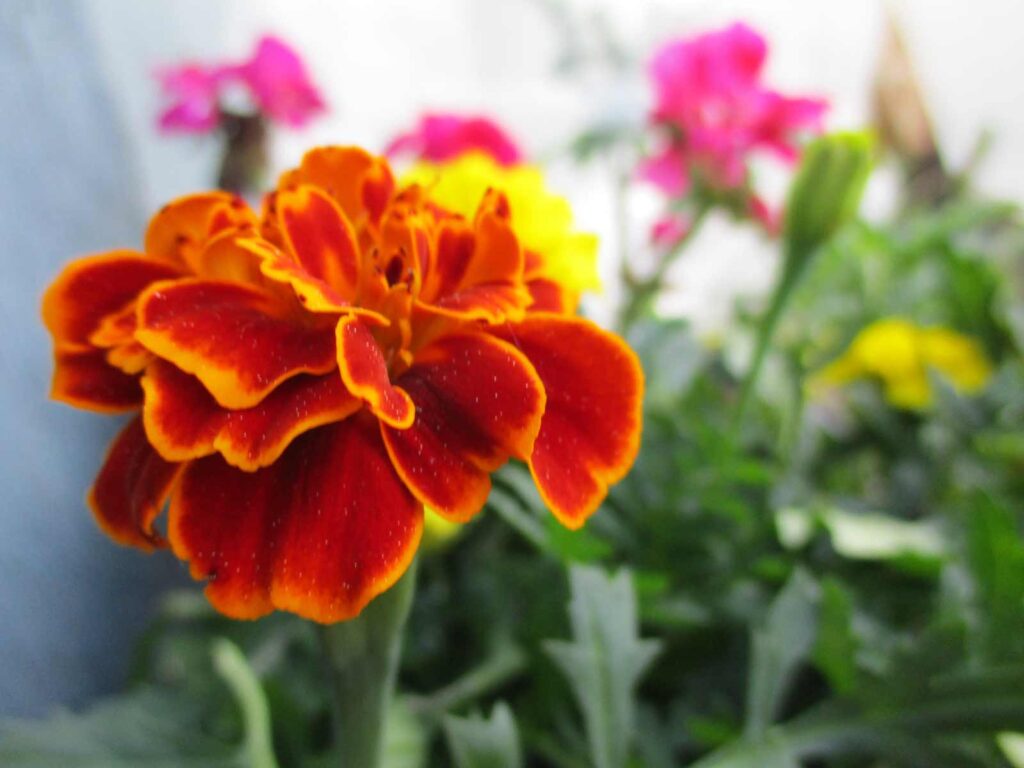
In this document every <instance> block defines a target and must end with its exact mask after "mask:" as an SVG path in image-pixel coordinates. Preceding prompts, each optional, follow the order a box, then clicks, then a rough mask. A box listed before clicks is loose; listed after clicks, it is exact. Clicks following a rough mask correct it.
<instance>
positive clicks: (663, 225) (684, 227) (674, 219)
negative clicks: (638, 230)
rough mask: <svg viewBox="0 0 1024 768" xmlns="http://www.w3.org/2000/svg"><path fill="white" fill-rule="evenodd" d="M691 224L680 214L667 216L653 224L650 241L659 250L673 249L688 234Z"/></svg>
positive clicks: (687, 218)
mask: <svg viewBox="0 0 1024 768" xmlns="http://www.w3.org/2000/svg"><path fill="white" fill-rule="evenodd" d="M691 226H692V223H691V221H690V219H689V217H687V216H684V215H682V214H676V213H673V214H669V215H667V216H663V217H662V218H660V219H658V220H657V221H656V222H654V226H653V227H651V241H652V242H653V243H654V244H655V245H656V246H658V247H659V248H664V249H666V250H669V249H672V248H675V247H676V246H677V245H679V243H680V242H682V240H683V238H685V237H686V236H687V235H688V234H689V233H690V227H691Z"/></svg>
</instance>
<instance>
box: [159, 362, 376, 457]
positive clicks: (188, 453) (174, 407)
mask: <svg viewBox="0 0 1024 768" xmlns="http://www.w3.org/2000/svg"><path fill="white" fill-rule="evenodd" d="M142 388H143V390H144V391H145V393H146V402H145V407H144V409H143V419H144V424H145V427H146V434H147V435H148V436H149V440H150V442H152V443H153V445H154V446H155V447H156V449H157V450H158V451H159V452H160V455H161V456H163V457H164V458H166V459H168V460H171V461H188V460H190V459H196V458H200V457H202V456H209V455H210V454H212V453H216V452H219V453H220V454H221V455H222V456H223V457H224V458H225V459H226V460H227V461H228V463H229V464H232V465H234V466H236V467H238V468H240V469H244V470H247V471H252V470H255V469H259V468H260V467H265V466H267V465H269V464H273V463H274V461H276V460H277V458H278V457H279V456H280V455H281V454H282V453H283V452H284V450H285V448H287V447H288V445H290V444H291V442H292V441H293V440H294V439H295V438H297V437H298V436H299V435H301V434H302V433H304V432H306V431H308V430H310V429H313V428H314V427H319V426H322V425H324V424H329V423H331V422H334V421H340V420H341V419H344V418H346V417H348V416H350V415H351V414H353V413H355V411H357V410H359V408H361V407H362V403H360V402H359V401H358V400H356V399H355V398H354V397H352V395H350V394H349V393H348V390H346V389H345V385H344V384H342V382H341V378H340V377H339V376H338V374H337V372H336V371H334V372H331V373H328V374H326V375H325V376H309V375H305V374H303V375H299V376H295V377H293V378H291V379H288V380H287V381H285V382H283V383H282V384H280V385H279V386H278V387H277V388H276V389H275V390H274V391H273V392H271V393H270V394H269V395H267V396H266V397H265V398H264V399H263V400H262V401H261V402H260V403H259V404H258V405H254V406H253V407H251V408H244V409H241V410H230V409H227V408H222V407H221V406H220V405H218V404H217V401H216V400H214V399H213V397H212V396H211V395H210V393H209V392H207V391H206V388H205V387H204V386H203V385H202V383H201V382H200V381H199V380H198V379H197V378H195V377H194V376H191V375H189V374H187V373H185V372H183V371H180V370H178V369H177V368H175V367H174V366H173V365H171V364H170V363H167V362H164V361H162V360H156V361H154V362H153V363H152V364H151V365H150V366H149V368H148V369H147V370H146V375H145V376H143V377H142Z"/></svg>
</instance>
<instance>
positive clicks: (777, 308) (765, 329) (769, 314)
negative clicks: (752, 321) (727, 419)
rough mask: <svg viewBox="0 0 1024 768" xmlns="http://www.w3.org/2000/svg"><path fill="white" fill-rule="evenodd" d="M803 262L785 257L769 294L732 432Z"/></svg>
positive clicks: (741, 417)
mask: <svg viewBox="0 0 1024 768" xmlns="http://www.w3.org/2000/svg"><path fill="white" fill-rule="evenodd" d="M794 261H795V263H797V264H798V265H799V266H798V267H797V268H795V269H790V268H789V265H790V263H792V262H794ZM806 262H807V259H806V258H797V259H793V260H787V262H786V265H785V268H784V271H783V274H782V277H781V279H780V280H779V283H778V285H777V286H776V287H775V291H774V292H773V293H772V298H771V303H770V304H769V305H768V310H767V311H766V312H765V314H764V317H763V318H762V319H761V322H760V324H759V325H758V328H757V338H756V340H755V342H754V357H753V358H752V359H751V361H750V368H748V369H747V374H746V376H744V377H743V383H742V384H741V386H740V396H739V402H738V403H737V405H736V411H735V412H734V414H733V431H734V432H735V431H737V430H738V429H739V427H740V425H741V424H742V423H743V417H744V416H745V415H746V411H747V407H748V406H749V405H750V398H751V395H752V394H753V392H754V385H755V384H756V383H757V379H758V376H760V375H761V368H762V367H763V366H764V358H765V355H766V353H767V352H768V348H769V347H770V346H771V342H772V338H773V337H774V336H775V329H776V327H777V326H778V324H779V319H780V318H781V317H782V313H783V310H785V308H786V304H787V303H788V302H789V298H790V296H792V295H793V289H794V288H795V287H796V284H797V282H798V280H799V278H800V276H801V275H802V274H803V266H804V264H806Z"/></svg>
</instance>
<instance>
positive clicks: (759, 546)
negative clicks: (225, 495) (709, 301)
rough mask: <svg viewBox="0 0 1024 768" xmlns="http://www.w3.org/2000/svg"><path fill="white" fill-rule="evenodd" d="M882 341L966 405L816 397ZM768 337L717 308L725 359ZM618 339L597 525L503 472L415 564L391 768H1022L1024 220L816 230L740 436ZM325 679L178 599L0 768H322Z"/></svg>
mask: <svg viewBox="0 0 1024 768" xmlns="http://www.w3.org/2000/svg"><path fill="white" fill-rule="evenodd" d="M812 157H814V155H813V154H812ZM816 237H817V236H816ZM888 316H901V317H905V318H907V319H909V320H912V321H914V322H916V323H919V324H922V325H941V326H944V327H948V328H951V329H954V330H956V331H959V332H961V333H964V334H967V335H970V336H972V337H974V338H975V339H977V340H979V341H980V342H981V344H982V345H983V346H984V348H985V350H986V352H987V354H988V356H989V358H990V359H991V360H992V363H993V365H994V370H995V372H994V375H993V377H992V380H991V381H990V383H989V385H988V386H987V388H986V389H985V390H984V391H983V392H982V393H980V394H979V395H977V396H974V397H970V398H966V397H961V396H958V395H957V394H956V393H955V392H954V391H953V390H952V389H951V388H950V387H949V386H948V385H946V384H945V383H944V382H943V381H942V380H941V378H938V377H937V378H936V379H935V381H934V384H935V387H936V390H937V393H938V396H937V398H936V401H935V403H934V405H933V406H932V407H930V408H928V409H922V410H917V411H909V410H899V409H896V408H894V407H892V406H891V405H889V404H887V403H886V401H885V400H884V398H883V397H882V394H881V391H880V389H879V387H878V385H877V384H876V383H874V382H871V381H864V382H862V383H858V384H853V385H850V386H847V387H845V388H843V389H841V390H835V391H830V392H825V393H816V392H812V390H811V389H810V388H809V387H808V386H807V382H808V380H809V378H810V377H811V376H812V375H813V374H814V372H815V371H817V370H818V369H820V368H821V367H822V366H823V365H824V364H825V363H827V362H828V361H829V360H832V359H834V358H835V357H836V356H838V355H839V354H840V353H841V352H842V351H843V350H844V349H845V348H846V346H847V344H848V343H849V341H850V340H851V339H852V338H853V337H854V336H855V334H856V333H857V332H858V330H860V329H861V328H863V327H864V326H865V325H867V324H868V323H870V322H872V321H874V320H877V319H879V318H881V317H888ZM760 328H761V325H760V317H759V316H757V315H748V314H747V313H745V312H742V311H741V312H740V313H739V314H738V318H737V333H736V334H735V340H736V343H737V344H738V345H740V346H745V348H747V349H749V348H750V347H751V344H750V343H749V342H750V341H751V339H753V338H755V337H757V335H758V334H759V333H760ZM629 337H630V342H631V343H632V344H633V346H634V348H635V349H636V350H637V351H638V353H639V354H640V355H641V358H642V360H643V364H644V368H645V370H646V372H647V382H648V387H647V400H646V414H645V427H644V438H643V445H642V448H641V454H640V457H639V459H638V461H637V463H636V466H635V468H634V469H633V471H632V473H631V474H630V475H629V476H628V477H627V478H626V479H625V480H624V481H623V482H621V483H620V484H619V485H618V486H616V487H615V488H614V489H613V490H612V492H611V494H610V495H609V497H608V499H607V502H606V503H605V504H604V506H603V508H602V509H601V510H600V511H599V513H598V514H597V515H595V517H594V518H593V520H592V521H591V523H590V524H589V525H588V526H587V527H586V528H585V529H584V530H582V531H579V532H575V533H574V532H569V531H566V530H564V529H563V528H561V527H560V526H558V525H557V524H555V523H554V522H553V521H552V520H551V518H550V516H549V515H548V513H547V512H546V510H545V509H544V506H543V504H542V502H541V500H540V499H539V497H538V496H537V493H536V491H535V490H534V488H533V485H532V482H531V481H530V478H529V474H528V472H527V471H526V470H525V468H524V467H522V466H520V465H510V466H508V467H506V468H505V469H503V470H502V471H501V472H500V473H499V474H498V475H497V476H496V478H495V485H494V491H493V493H492V496H491V499H490V501H489V504H488V509H487V510H486V512H485V514H483V515H481V516H480V517H479V519H478V520H477V521H475V522H474V523H472V524H470V525H468V526H466V528H465V530H464V531H463V533H462V535H461V536H460V537H459V538H458V540H457V541H456V542H454V544H453V545H451V546H450V547H448V548H446V549H444V550H443V551H441V552H439V553H436V554H431V555H428V556H425V557H423V558H422V561H421V563H420V573H419V578H420V583H419V588H418V593H417V596H416V601H415V603H414V606H413V612H412V617H411V620H410V625H409V627H408V630H407V632H406V637H405V647H404V655H403V666H402V672H401V680H400V696H399V698H398V699H397V700H396V702H395V703H394V704H393V706H392V710H391V712H390V714H389V726H388V732H387V762H386V764H387V765H388V766H390V767H393V768H420V767H421V766H430V767H431V768H433V767H434V766H457V767H458V768H489V767H490V766H496V767H500V768H506V767H507V768H517V767H518V766H522V765H528V766H544V767H549V768H586V767H588V766H594V767H595V768H673V767H680V766H700V768H741V767H742V766H750V768H755V767H756V768H774V767H775V766H779V767H785V768H791V767H793V766H807V767H808V768H817V767H819V766H821V767H827V768H859V767H861V766H863V767H864V768H870V767H874V766H878V767H879V768H880V767H881V766H909V767H913V768H917V767H919V766H927V767H928V768H932V767H937V768H943V767H944V766H949V768H972V767H973V766H979V767H980V768H996V767H998V766H1007V765H1021V760H1022V757H1021V754H1022V751H1024V750H1022V748H1021V743H1022V737H1021V736H1019V735H1016V734H1017V733H1018V732H1021V733H1024V543H1022V537H1021V526H1022V523H1024V510H1022V505H1021V500H1022V499H1024V386H1022V385H1024V364H1022V360H1021V348H1022V347H1021V345H1022V343H1024V226H1022V222H1021V220H1020V213H1019V211H1018V210H1017V209H1016V208H1015V207H1013V206H1009V205H1004V204H995V203H991V202H988V201H985V200H981V199H979V198H977V197H976V196H973V195H971V194H970V193H969V192H966V191H965V192H962V193H961V194H960V195H959V196H958V197H957V198H955V199H953V200H950V201H948V202H947V203H945V204H944V206H943V207H941V208H929V209H905V210H902V211H900V212H899V213H898V214H897V215H896V216H895V217H894V218H893V219H892V220H891V221H889V222H885V223H881V224H879V223H868V222H865V221H861V220H855V221H853V222H851V223H848V224H847V225H846V226H844V227H842V228H840V229H838V231H836V232H835V234H834V236H833V237H832V238H831V239H830V240H829V241H828V242H827V243H825V244H824V246H822V247H819V248H817V252H816V255H815V258H814V259H813V260H811V261H809V262H808V264H807V265H806V269H804V270H803V274H802V276H801V278H800V279H799V280H797V281H795V282H794V285H793V286H792V289H791V292H790V295H789V297H788V299H787V301H786V304H785V306H784V308H783V310H782V311H780V313H779V316H778V324H777V327H776V329H775V334H774V337H773V339H774V341H773V343H772V344H771V346H770V348H769V349H768V350H767V353H766V357H765V361H764V362H765V364H764V370H763V375H762V376H761V377H760V378H759V379H758V380H757V382H756V386H755V387H754V390H753V392H752V399H751V402H750V407H749V408H747V410H746V415H745V417H744V418H743V419H742V421H741V422H740V423H739V428H738V429H736V428H734V416H735V412H736V409H737V407H738V401H739V398H740V391H741V387H742V382H743V379H744V375H745V374H746V368H744V366H743V365H738V364H737V363H736V362H735V361H736V360H737V359H739V358H740V357H741V355H737V354H736V349H734V348H733V347H732V346H726V347H724V348H720V349H712V348H708V347H707V346H705V345H702V344H701V343H699V342H698V341H697V340H695V339H694V338H693V337H692V335H691V334H690V333H689V331H688V329H687V327H686V325H685V324H684V323H681V322H678V321H664V320H660V319H657V318H654V317H645V318H642V319H641V320H639V321H638V322H637V323H636V324H635V325H634V326H633V327H632V328H631V329H630V332H629ZM612 574H614V575H612ZM221 638H223V639H221ZM227 641H230V643H233V644H234V645H231V646H226V645H224V643H225V642H227ZM235 646H237V647H238V648H240V649H241V650H242V651H243V653H244V657H243V656H242V655H238V654H234V655H233V654H232V652H231V651H230V650H228V651H226V650H225V649H229V648H234V647H235ZM218 649H219V650H218ZM225 653H227V654H228V655H229V656H230V657H231V660H230V661H229V663H228V664H227V667H225V661H224V654H225ZM218 654H219V655H218ZM216 658H219V659H220V661H215V659H216ZM239 665H241V666H239ZM323 679H324V670H323V668H322V662H321V659H320V656H319V650H318V646H317V639H316V633H315V631H314V628H313V627H312V626H310V625H308V624H306V623H304V622H302V621H299V620H296V619H294V618H292V617H289V616H283V615H275V616H272V617H269V618H267V619H265V620H262V621H259V622H256V623H236V622H231V621H228V620H226V619H223V618H222V617H219V616H217V615H216V614H214V613H213V612H212V610H211V609H210V608H209V607H208V606H207V605H206V604H205V602H204V601H203V600H202V599H201V598H200V597H199V596H198V595H196V594H192V593H189V594H180V595H174V596H172V597H171V598H169V599H168V600H167V601H165V604H164V605H163V608H162V610H161V613H160V618H159V620H158V621H157V622H156V623H155V624H154V626H153V628H152V629H151V631H150V632H149V634H148V635H147V636H146V637H145V639H144V641H143V642H142V643H141V645H140V648H139V652H138V657H137V659H136V660H135V675H134V683H133V685H132V686H131V687H130V689H129V691H128V692H126V693H125V694H123V695H122V696H120V697H115V698H114V699H111V700H109V701H106V702H102V703H99V704H97V705H96V706H95V707H93V708H91V709H89V710H87V711H85V712H83V713H80V714H76V715H73V714H70V713H60V714H57V715H55V716H53V717H52V718H51V719H49V720H48V721H45V722H39V723H24V722H10V723H5V724H3V725H0V764H2V765H4V766H12V768H29V767H30V766H31V767H32V768H37V767H40V766H68V767H69V768H73V767H75V766H118V765H125V766H127V765H132V766H172V765H173V766H185V767H188V766H240V765H257V764H258V762H256V758H254V757H253V754H257V753H258V752H259V745H260V744H265V742H266V740H268V739H269V740H271V741H272V744H273V751H274V753H275V755H276V761H277V763H278V765H280V766H311V767H313V768H319V767H321V766H331V765H335V764H336V760H335V758H334V755H333V753H332V744H331V712H330V706H329V701H328V698H327V696H328V691H327V690H326V687H325V686H324V685H323ZM257 680H258V681H259V685H253V682H254V681H257ZM264 708H266V711H269V713H270V723H271V726H270V728H271V731H270V733H269V734H267V733H261V732H260V729H261V726H260V723H261V722H264V721H263V720H262V719H261V714H260V713H261V712H263V711H264ZM484 713H490V715H489V716H484ZM262 727H263V728H264V730H265V726H262ZM1011 761H1016V762H1015V763H1014V762H1011Z"/></svg>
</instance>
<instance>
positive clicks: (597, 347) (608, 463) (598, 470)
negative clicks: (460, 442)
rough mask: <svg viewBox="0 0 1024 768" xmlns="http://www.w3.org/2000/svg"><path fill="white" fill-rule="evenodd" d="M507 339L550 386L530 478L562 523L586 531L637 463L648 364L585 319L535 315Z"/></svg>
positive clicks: (506, 331) (506, 332)
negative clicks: (643, 366) (609, 492)
mask: <svg viewBox="0 0 1024 768" xmlns="http://www.w3.org/2000/svg"><path fill="white" fill-rule="evenodd" d="M499 335H500V336H501V337H502V338H504V339H506V340H507V341H509V342H510V343H512V344H514V345H515V346H516V347H518V348H519V349H520V350H521V351H522V352H523V353H524V354H525V355H526V357H527V358H529V360H530V362H531V363H532V364H533V367H534V368H535V369H536V371H537V373H538V374H539V375H540V378H541V381H543V382H544V389H545V391H546V392H547V406H546V407H545V409H544V419H543V421H542V422H541V428H540V433H539V434H538V435H537V440H536V442H535V443H534V446H533V453H532V454H531V455H530V461H529V464H530V471H531V472H532V474H533V477H534V480H535V481H536V483H537V487H538V488H539V490H540V493H541V496H542V498H543V499H544V501H545V502H546V503H547V505H548V506H549V507H550V508H551V511H552V512H553V513H554V515H555V517H557V518H558V520H559V521H560V522H561V523H562V524H563V525H565V526H567V527H569V528H579V527H580V526H581V525H583V523H584V522H585V521H586V519H587V517H589V516H590V515H591V513H593V512H594V510H596V509H597V507H598V505H600V503H601V501H602V500H603V499H604V496H605V494H606V493H607V490H608V486H609V485H610V484H611V483H614V482H617V481H618V480H620V479H621V478H622V477H623V476H625V474H626V472H627V471H628V470H629V467H630V466H631V465H632V463H633V460H634V459H635V458H636V454H637V450H638V449H639V445H640V425H641V419H640V411H641V405H642V400H643V372H642V371H641V369H640V363H639V361H638V360H637V358H636V355H635V354H634V353H633V351H632V350H630V349H629V347H627V346H626V344H625V342H623V341H622V340H621V339H619V338H618V337H617V336H615V335H613V334H611V333H608V332H607V331H604V330H602V329H601V328H598V327H597V326H596V325H594V324H593V323H591V322H589V321H587V320H582V319H580V318H571V317H558V316H555V315H545V314H537V315H531V316H530V317H528V318H527V319H526V320H525V321H523V322H521V323H517V324H515V325H510V326H507V327H506V328H504V329H502V330H500V332H499Z"/></svg>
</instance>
